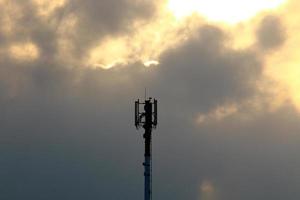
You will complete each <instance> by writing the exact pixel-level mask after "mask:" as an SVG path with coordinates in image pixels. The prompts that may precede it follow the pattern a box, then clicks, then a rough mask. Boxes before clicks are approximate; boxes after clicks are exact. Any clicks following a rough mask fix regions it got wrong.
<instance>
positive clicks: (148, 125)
mask: <svg viewBox="0 0 300 200" xmlns="http://www.w3.org/2000/svg"><path fill="white" fill-rule="evenodd" d="M144 109H145V124H144V126H143V128H144V129H145V133H144V139H145V154H144V155H145V162H144V163H143V165H144V170H145V171H144V176H145V191H144V195H145V200H151V193H152V191H151V179H152V174H151V156H152V155H151V132H152V104H151V102H150V100H146V101H145V106H144Z"/></svg>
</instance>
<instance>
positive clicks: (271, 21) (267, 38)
mask: <svg viewBox="0 0 300 200" xmlns="http://www.w3.org/2000/svg"><path fill="white" fill-rule="evenodd" d="M256 35H257V39H258V43H259V45H260V47H261V48H262V49H265V50H269V49H274V48H277V47H280V46H281V45H283V44H284V42H285V40H286V32H285V29H284V25H283V23H282V21H281V19H280V18H279V17H277V16H272V15H269V16H266V17H264V18H263V19H262V21H261V23H260V26H259V28H258V29H257V32H256Z"/></svg>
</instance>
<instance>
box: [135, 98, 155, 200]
mask: <svg viewBox="0 0 300 200" xmlns="http://www.w3.org/2000/svg"><path fill="white" fill-rule="evenodd" d="M140 105H144V112H140ZM156 125H157V100H155V99H154V100H152V98H149V99H148V100H145V102H142V103H140V100H137V101H136V102H135V126H136V128H137V129H139V128H140V127H143V128H144V129H145V133H144V135H143V136H144V139H145V154H144V156H145V161H144V163H143V165H144V177H145V190H144V196H145V200H151V199H152V162H151V156H152V145H151V136H152V135H151V132H152V128H156Z"/></svg>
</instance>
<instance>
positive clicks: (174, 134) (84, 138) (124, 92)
mask: <svg viewBox="0 0 300 200" xmlns="http://www.w3.org/2000/svg"><path fill="white" fill-rule="evenodd" d="M135 2H136V1H135ZM138 2H139V1H138ZM81 3H82V4H81ZM140 3H141V4H139V3H138V4H132V1H130V2H129V1H128V2H127V1H118V2H117V1H107V2H105V1H97V2H94V4H92V1H82V2H79V1H74V4H73V5H72V6H70V7H71V8H69V9H70V10H69V11H68V12H73V13H78V15H80V16H81V17H80V20H81V22H80V23H81V24H82V25H83V26H85V28H86V30H89V31H87V32H86V33H84V31H83V32H81V31H79V33H78V38H84V37H87V41H89V40H90V41H92V39H97V38H98V37H100V36H98V35H96V34H95V33H96V32H97V31H99V30H102V29H103V31H104V30H105V31H104V32H107V34H108V33H113V32H114V33H116V32H118V33H121V32H122V30H124V29H125V30H124V31H127V30H126V26H127V24H128V22H130V21H131V20H134V19H135V17H134V16H135V15H137V16H140V17H141V18H145V17H149V12H150V10H149V12H148V10H147V11H142V12H141V13H140V11H138V10H137V7H138V5H144V4H145V3H142V2H140ZM146 4H148V3H146ZM80 5H82V6H80ZM92 5H97V6H98V8H99V10H101V11H102V13H98V10H97V9H96V6H95V7H93V6H92ZM142 7H144V6H142ZM122 8H124V9H122ZM144 8H145V9H148V7H147V6H145V7H144ZM150 9H151V6H150ZM108 10H110V12H106V11H108ZM34 12H35V11H34ZM105 13H106V14H107V15H109V16H110V17H109V18H105V17H103V15H104V14H105ZM144 13H146V14H144ZM76 15H77V14H76ZM25 16H26V15H25ZM105 16H106V15H105ZM96 18H99V20H100V21H101V22H99V24H98V23H97V22H96V21H93V20H92V19H95V20H96ZM27 19H31V20H32V23H31V22H30V20H29V21H27V23H28V24H26V26H29V28H28V29H29V30H28V31H25V32H22V31H21V32H18V33H24V34H25V33H26V34H27V36H28V37H31V38H32V39H33V40H34V41H35V42H36V43H37V44H38V46H39V47H40V51H41V52H44V53H42V55H43V56H42V57H41V58H39V59H37V60H32V61H27V62H20V61H18V60H14V59H12V58H10V57H2V58H1V59H0V111H1V115H0V127H1V136H0V152H1V156H0V169H1V170H0V175H1V180H0V198H1V199H5V200H6V199H9V200H15V199H21V198H22V199H45V200H48V199H49V200H50V199H51V200H53V199H57V200H64V199H74V200H77V199H78V200H79V199H87V200H89V199H141V197H142V191H143V171H142V164H141V163H142V158H143V152H142V151H143V147H142V134H141V132H142V131H139V132H136V131H135V130H134V127H133V102H134V100H135V98H137V97H138V96H142V93H143V90H144V87H147V88H148V91H149V93H150V95H153V96H154V97H157V98H158V99H159V128H158V130H156V131H155V132H154V137H153V139H154V144H153V153H154V162H153V163H154V168H153V172H154V179H153V183H154V191H155V194H154V195H155V198H156V199H174V200H177V199H178V200H179V199H199V197H200V186H201V184H202V183H203V181H206V180H208V181H211V182H212V183H213V186H214V187H215V189H216V191H218V194H217V197H218V199H220V200H227V199H228V200H229V199H230V200H232V199H242V200H248V199H256V200H266V199H272V200H273V199H274V200H277V199H278V200H279V199H284V198H286V199H291V200H293V199H299V197H300V194H299V191H298V187H297V186H298V185H299V178H298V177H299V174H298V172H297V169H299V165H300V160H299V159H298V158H297V156H296V155H297V152H299V150H300V149H299V147H298V145H297V144H298V143H299V142H298V141H299V140H300V137H299V136H298V135H297V134H296V133H297V132H299V129H300V127H299V123H298V121H299V115H298V113H297V112H295V110H294V109H293V108H291V107H290V106H289V105H287V106H286V107H283V108H282V109H280V110H279V111H277V112H275V113H270V112H268V111H266V110H264V109H263V110H262V111H261V112H259V113H256V115H255V116H254V117H252V118H251V116H250V119H249V120H243V119H242V118H241V115H244V114H245V113H237V114H236V115H233V116H231V117H229V118H226V119H224V120H223V121H218V122H217V121H216V122H212V123H211V124H205V125H202V126H197V125H196V124H195V123H193V120H195V116H196V115H197V114H198V113H200V112H201V113H204V114H205V113H207V112H210V111H211V110H214V109H215V108H216V107H217V106H220V105H223V104H227V103H236V104H239V103H243V101H245V100H248V99H251V98H252V97H253V96H256V95H258V94H259V92H258V90H257V88H256V84H257V82H259V81H260V79H261V78H262V62H263V61H262V60H261V59H262V56H261V55H259V54H258V53H257V52H255V51H253V50H247V49H246V50H241V51H237V50H232V49H230V48H228V47H226V45H225V43H226V40H227V38H226V34H225V33H224V32H223V31H222V30H221V29H219V28H217V27H214V26H202V27H200V28H199V30H198V34H196V36H194V37H193V38H190V39H188V40H187V41H185V42H184V43H182V44H181V45H179V46H178V47H176V48H174V49H169V50H167V51H166V52H164V53H163V55H161V57H160V63H161V64H160V65H159V66H155V67H150V68H145V67H144V66H143V65H142V64H141V63H135V64H132V65H130V66H117V67H115V68H112V69H109V70H104V69H90V68H84V67H73V66H70V65H65V63H61V62H60V61H58V60H55V59H46V58H47V56H50V58H51V57H52V56H53V54H54V55H55V54H56V53H57V52H56V51H57V48H56V47H55V46H56V32H55V31H54V30H55V29H52V28H51V26H50V25H49V26H47V25H45V24H44V23H43V21H42V20H41V21H39V20H40V19H38V18H37V17H29V16H28V18H27ZM23 20H24V23H26V20H25V19H24V18H23ZM35 20H37V21H35ZM33 21H34V22H33ZM85 23H87V24H85ZM34 24H36V27H44V29H42V30H40V29H39V28H36V27H34V26H33V25H34ZM30 25H32V26H33V27H31V26H30ZM20 26H21V25H18V27H20ZM94 26H95V30H97V31H95V32H93V30H94V29H93V27H94ZM24 27H25V25H24ZM122 27H125V28H124V29H123V28H122ZM20 30H21V29H20ZM26 30H27V29H26ZM81 34H83V35H81ZM85 34H86V35H85ZM16 37H17V36H16ZM20 37H21V36H20ZM4 39H5V38H4ZM7 40H8V39H7ZM82 41H84V40H82ZM53 46H54V47H53ZM46 52H47V53H46ZM248 109H249V110H250V109H251V108H248ZM248 109H245V110H248ZM243 112H246V111H243ZM246 114H247V113H246ZM201 200H206V199H201Z"/></svg>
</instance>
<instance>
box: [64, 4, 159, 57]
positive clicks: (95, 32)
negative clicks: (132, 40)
mask: <svg viewBox="0 0 300 200" xmlns="http://www.w3.org/2000/svg"><path fill="white" fill-rule="evenodd" d="M159 2H161V1H157V2H156V4H154V2H151V1H144V0H134V1H132V0H111V1H95V0H87V1H81V0H75V1H69V2H68V3H67V5H66V6H65V11H64V15H65V16H68V15H75V16H76V17H77V18H78V23H77V25H76V28H75V29H74V30H73V31H74V32H76V34H75V36H74V38H73V42H74V43H75V44H76V47H77V51H79V53H81V54H82V53H84V51H85V50H86V48H87V47H93V46H96V45H97V44H96V42H98V41H99V40H100V39H102V38H103V37H105V36H117V35H121V34H124V33H126V32H131V31H132V27H133V25H134V23H135V22H137V21H143V20H145V19H147V20H150V19H151V17H153V16H155V14H156V12H157V5H159Z"/></svg>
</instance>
